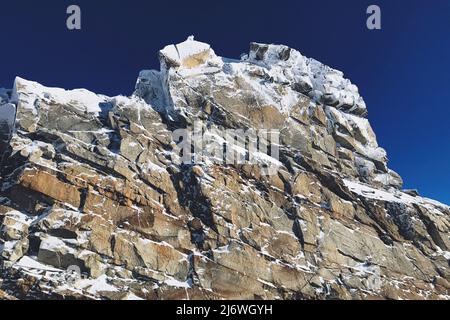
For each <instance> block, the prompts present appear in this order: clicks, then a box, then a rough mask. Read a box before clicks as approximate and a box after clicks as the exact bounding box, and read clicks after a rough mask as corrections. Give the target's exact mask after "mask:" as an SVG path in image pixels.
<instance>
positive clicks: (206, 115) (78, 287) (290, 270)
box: [0, 37, 450, 299]
mask: <svg viewBox="0 0 450 320" xmlns="http://www.w3.org/2000/svg"><path fill="white" fill-rule="evenodd" d="M160 61H161V70H160V71H154V70H151V71H142V72H141V73H140V75H139V79H138V81H137V84H136V91H135V94H134V95H133V96H132V97H122V96H118V97H112V98H111V97H106V96H101V95H96V94H94V93H91V92H88V91H86V90H73V91H64V90H62V89H55V88H47V87H44V86H42V85H39V84H37V83H34V82H30V81H26V80H24V79H20V78H17V79H16V80H15V84H14V89H13V90H12V92H7V91H2V92H3V93H2V94H1V97H2V98H1V99H2V101H1V105H2V106H1V107H0V110H2V108H6V107H5V106H7V107H8V108H12V109H13V110H14V111H15V109H16V108H17V115H16V117H15V130H14V134H13V135H12V137H10V136H9V135H8V137H7V139H3V140H4V147H3V148H2V153H3V155H2V158H3V162H2V164H1V167H0V170H1V180H0V225H1V227H0V261H1V271H0V272H1V273H0V298H5V299H14V298H19V299H36V298H39V299H50V298H70V299H448V298H450V292H449V290H450V268H449V259H450V252H449V251H450V249H449V248H450V238H449V230H450V216H449V214H450V208H449V207H448V206H446V205H443V204H440V203H438V202H436V201H433V200H429V199H425V198H422V197H420V196H419V195H418V194H417V192H411V191H408V192H403V191H402V190H401V188H402V179H401V178H400V176H399V175H398V174H396V173H395V172H394V171H392V170H390V169H389V168H388V166H387V157H386V152H385V151H384V150H383V149H382V148H380V147H379V146H378V144H377V141H376V136H375V134H374V132H373V130H372V128H371V126H370V124H369V122H368V120H367V118H366V115H367V108H366V105H365V103H364V100H363V99H362V97H361V96H360V95H359V93H358V89H357V87H356V86H355V85H353V84H352V83H351V82H350V81H349V80H347V79H345V78H344V76H343V74H342V73H341V72H339V71H337V70H334V69H332V68H330V67H327V66H325V65H323V64H321V63H319V62H318V61H316V60H313V59H308V58H305V57H303V56H302V55H301V54H300V53H299V52H298V51H295V50H293V49H291V48H288V47H286V46H280V45H266V44H258V43H252V44H251V45H250V52H249V53H248V54H247V55H244V56H243V57H242V58H241V60H231V59H225V58H221V57H219V56H217V55H216V54H215V53H214V51H213V50H212V49H211V48H210V46H209V45H207V44H204V43H200V42H197V41H195V40H194V39H193V38H192V37H191V38H189V39H188V40H186V41H185V42H183V43H181V44H178V45H171V46H168V47H166V48H164V49H163V50H162V51H161V52H160ZM199 123H200V124H202V125H204V126H205V127H207V128H208V129H210V130H217V131H220V130H225V129H254V130H260V129H269V130H276V131H277V132H279V152H278V158H279V159H272V158H274V154H271V155H270V156H266V159H269V160H268V161H269V162H270V161H272V162H274V163H277V169H276V171H274V172H272V174H265V173H264V172H263V171H264V170H263V166H261V165H258V164H247V163H244V164H243V163H236V164H223V163H217V162H215V161H211V159H212V158H211V157H208V156H204V157H202V158H201V160H200V161H196V162H193V163H192V164H186V163H183V162H180V155H179V154H178V153H177V152H176V146H177V144H176V142H177V141H174V139H173V135H172V132H173V131H174V130H177V129H190V128H193V127H194V126H195V125H196V124H199ZM219 143H220V145H221V143H222V142H220V141H219ZM260 143H261V141H260ZM271 157H272V158H271ZM80 275H81V277H80Z"/></svg>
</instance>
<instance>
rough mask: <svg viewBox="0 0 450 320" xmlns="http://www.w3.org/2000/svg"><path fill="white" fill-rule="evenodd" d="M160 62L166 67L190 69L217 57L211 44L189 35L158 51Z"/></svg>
mask: <svg viewBox="0 0 450 320" xmlns="http://www.w3.org/2000/svg"><path fill="white" fill-rule="evenodd" d="M160 58H161V63H163V64H165V65H166V66H167V67H169V68H170V67H175V68H185V69H192V68H196V67H199V66H200V65H203V64H205V63H206V62H207V61H208V60H214V59H217V56H216V55H215V53H214V51H213V50H212V49H211V46H210V45H209V44H207V43H204V42H200V41H196V40H194V36H190V37H188V38H187V39H186V41H183V42H181V43H178V44H171V45H168V46H166V47H164V49H162V50H161V51H160Z"/></svg>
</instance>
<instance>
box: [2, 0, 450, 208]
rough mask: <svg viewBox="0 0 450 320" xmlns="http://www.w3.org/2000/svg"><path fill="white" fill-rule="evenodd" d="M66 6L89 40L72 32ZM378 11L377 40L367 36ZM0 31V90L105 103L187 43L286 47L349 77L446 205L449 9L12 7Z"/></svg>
mask: <svg viewBox="0 0 450 320" xmlns="http://www.w3.org/2000/svg"><path fill="white" fill-rule="evenodd" d="M70 4H78V5H79V6H80V7H81V9H82V28H83V29H82V30H81V31H68V30H67V29H66V27H65V21H66V14H65V12H66V8H67V6H68V5H70ZM370 4H378V5H379V6H380V7H381V9H382V28H383V29H382V30H381V31H369V30H368V29H367V28H366V17H367V15H366V13H365V12H366V8H367V7H368V5H370ZM0 30H1V33H0V35H1V37H0V39H1V49H0V52H1V53H0V61H1V64H0V86H4V87H11V86H12V83H13V79H14V77H15V76H16V75H19V76H21V77H24V78H27V79H30V80H35V81H38V82H41V83H43V84H46V85H51V86H60V87H65V88H76V87H84V88H88V89H90V90H92V91H96V92H98V93H104V94H108V95H117V94H127V95H128V94H130V93H131V92H132V90H133V86H134V83H135V80H136V77H137V74H138V72H139V70H141V69H147V68H157V67H158V60H157V51H158V50H159V49H161V48H162V47H163V46H164V45H166V44H168V43H174V42H179V41H182V40H185V38H186V37H187V36H188V35H190V34H194V35H195V36H196V39H198V40H201V41H205V42H208V43H210V44H211V45H212V47H213V48H214V50H215V51H216V52H217V53H218V54H219V55H222V56H226V57H239V55H240V54H241V53H242V52H246V51H247V50H248V44H249V42H251V41H259V42H267V43H282V44H286V45H289V46H291V47H293V48H296V49H298V50H300V51H301V52H302V53H303V54H305V55H307V56H310V57H314V58H316V59H318V60H320V61H322V62H324V63H326V64H328V65H330V66H333V67H335V68H337V69H340V70H342V71H344V72H345V73H346V75H347V76H348V77H349V78H350V79H351V80H352V81H353V82H354V83H356V84H357V85H358V86H359V88H360V91H361V92H362V95H363V96H364V98H365V100H366V102H367V105H368V108H369V119H370V121H371V123H372V126H373V127H374V130H375V132H376V133H377V136H378V141H379V143H380V145H381V146H383V147H384V148H386V150H387V151H388V155H389V159H390V167H391V168H393V169H394V170H396V171H398V172H399V173H400V174H401V175H402V177H403V178H404V180H405V187H407V188H418V189H419V191H420V192H421V193H422V194H423V195H425V196H428V197H432V198H435V199H438V200H440V201H442V202H445V203H448V204H450V170H449V169H450V166H449V165H450V125H449V118H450V0H429V1H425V0H408V1H406V0H402V1H401V0H388V1H383V0H371V1H366V0H341V1H337V0H315V1H312V0H307V1H303V0H291V1H285V0H277V1H266V2H265V1H261V0H260V1H250V0H248V1H247V0H240V1H220V0H217V1H212V0H209V1H195V0H192V1H164V0H159V1H153V0H152V1H150V0H148V1H144V0H141V1H138V0H127V1H114V0H108V1H107V0H95V1H93V0H72V1H65V0H53V1H49V0H41V1H39V0H34V1H24V0H22V1H16V0H7V1H2V3H1V5H0Z"/></svg>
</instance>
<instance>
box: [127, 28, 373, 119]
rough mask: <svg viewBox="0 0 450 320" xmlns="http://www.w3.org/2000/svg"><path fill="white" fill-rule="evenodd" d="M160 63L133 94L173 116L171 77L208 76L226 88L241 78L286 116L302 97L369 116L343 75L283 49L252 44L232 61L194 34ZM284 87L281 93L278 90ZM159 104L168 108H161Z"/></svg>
mask: <svg viewBox="0 0 450 320" xmlns="http://www.w3.org/2000/svg"><path fill="white" fill-rule="evenodd" d="M160 61H161V71H154V70H144V71H142V72H141V74H140V76H139V79H138V81H137V85H136V92H135V94H136V95H137V96H140V97H143V98H144V99H146V101H147V102H149V103H151V104H153V105H154V106H155V107H156V108H157V109H158V110H164V109H165V110H167V111H168V113H172V116H173V113H174V112H175V113H176V111H174V110H177V109H178V108H177V105H176V102H175V105H174V104H173V101H171V99H170V97H169V96H170V94H169V92H168V91H170V90H168V88H166V87H167V80H168V79H169V78H170V77H173V76H179V77H181V78H183V79H189V80H188V81H192V82H199V81H202V80H204V79H205V77H208V78H210V79H211V78H214V79H213V81H214V82H215V83H217V82H221V83H222V84H225V85H226V84H227V83H229V84H230V85H232V84H233V82H234V81H236V80H237V78H238V79H243V80H245V81H246V82H247V83H248V86H249V87H251V88H252V89H251V90H252V91H254V94H255V95H258V96H260V97H261V98H262V99H263V100H265V102H266V103H269V104H272V105H273V106H275V107H276V108H278V109H280V110H282V111H284V112H285V111H289V110H290V109H291V108H292V107H293V105H294V104H295V101H297V100H298V97H299V95H305V96H308V97H309V98H311V99H312V100H313V101H314V102H317V103H320V104H322V105H324V106H332V107H335V108H338V109H339V110H342V111H344V112H347V113H351V114H355V115H358V116H365V115H366V114H367V109H366V104H365V102H364V100H363V98H362V97H361V96H360V94H359V92H358V88H357V86H356V85H354V84H352V83H351V81H350V80H348V79H346V78H344V75H343V73H342V72H340V71H338V70H335V69H333V68H331V67H328V66H326V65H324V64H322V63H320V62H318V61H317V60H314V59H310V58H306V57H304V56H303V55H302V54H301V53H300V52H298V51H296V50H294V49H291V48H289V47H287V46H284V45H274V44H261V43H251V45H250V51H249V53H248V54H245V55H242V57H241V59H240V60H233V59H227V58H222V57H219V56H217V55H216V54H215V52H214V50H213V49H212V48H211V46H210V45H209V44H206V43H203V42H199V41H196V40H194V37H193V36H191V37H189V38H188V39H187V40H186V41H184V42H181V43H179V44H171V45H168V46H166V47H165V48H164V49H162V50H161V51H160ZM255 76H257V77H255ZM258 77H259V79H258ZM280 85H281V86H282V87H283V92H282V93H280V92H279V90H278V88H279V86H280ZM155 88H158V90H157V91H158V92H155ZM161 94H163V95H164V98H161V97H162V96H161ZM280 96H281V99H280ZM149 97H150V98H149ZM161 101H164V103H165V104H166V105H165V106H164V105H161Z"/></svg>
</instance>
